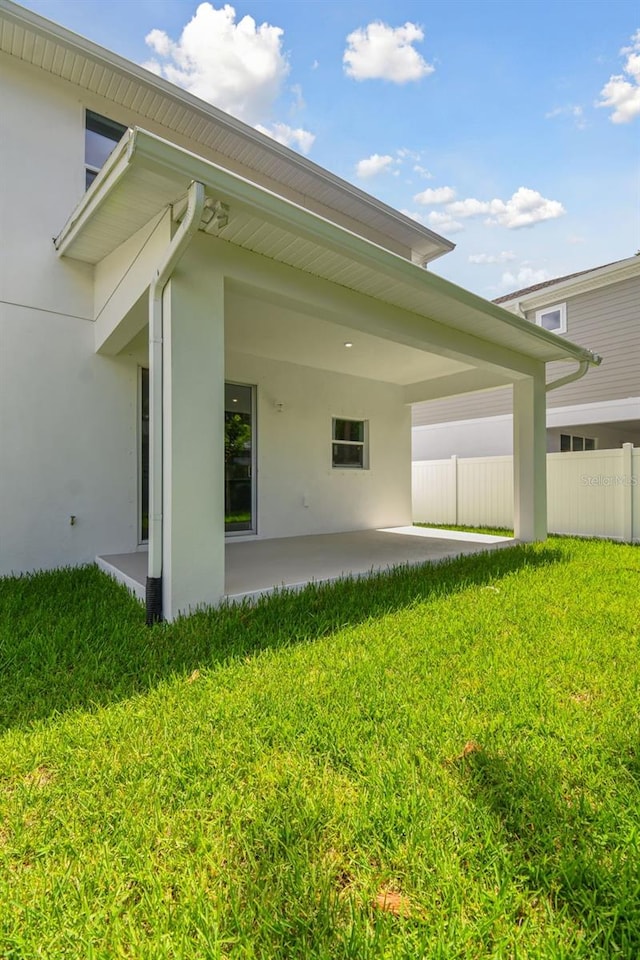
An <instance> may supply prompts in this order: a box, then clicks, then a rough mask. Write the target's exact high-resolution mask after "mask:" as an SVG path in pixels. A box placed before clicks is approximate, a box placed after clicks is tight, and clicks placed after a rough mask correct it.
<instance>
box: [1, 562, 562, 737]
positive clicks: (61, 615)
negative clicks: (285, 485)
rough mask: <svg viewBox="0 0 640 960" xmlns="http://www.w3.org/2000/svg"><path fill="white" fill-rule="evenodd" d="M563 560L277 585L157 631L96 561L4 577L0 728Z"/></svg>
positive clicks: (434, 567)
mask: <svg viewBox="0 0 640 960" xmlns="http://www.w3.org/2000/svg"><path fill="white" fill-rule="evenodd" d="M562 560H564V554H563V553H562V551H561V550H559V549H557V548H555V547H552V546H549V545H546V546H544V547H543V548H542V549H537V550H535V549H531V548H527V547H524V546H515V547H510V548H509V549H504V550H496V551H492V552H487V553H483V554H473V555H470V556H466V557H461V558H458V559H456V560H449V561H444V562H442V563H438V564H427V565H425V566H421V567H400V568H397V569H395V570H392V571H390V572H387V573H381V574H376V575H374V576H372V577H370V578H366V579H344V580H340V581H337V582H336V583H333V584H324V585H323V584H311V585H309V586H308V587H306V588H304V589H303V590H301V591H300V592H292V591H287V590H282V591H279V592H277V593H275V594H272V595H271V596H269V597H265V598H263V599H262V600H260V601H258V602H257V603H255V604H254V605H249V604H241V605H240V604H238V605H231V606H223V607H221V608H218V609H217V610H207V611H202V612H198V613H195V614H193V615H192V616H190V617H185V618H182V619H180V620H178V621H176V622H175V623H172V624H161V625H159V626H157V627H154V628H153V629H149V628H147V627H145V625H144V611H143V609H142V607H141V605H140V604H139V603H138V602H137V601H135V600H134V599H133V598H132V597H131V596H130V595H129V593H128V592H127V591H126V589H125V588H124V587H122V586H119V585H118V584H116V583H115V582H114V581H112V580H111V579H110V578H109V577H108V576H107V575H106V574H103V573H101V572H100V571H99V570H98V569H97V567H82V568H71V569H65V570H59V571H55V572H52V573H40V574H34V575H29V576H23V577H18V578H7V579H4V580H0V731H2V730H5V729H7V728H9V727H11V726H15V725H24V724H27V723H30V722H32V721H35V720H41V719H44V718H47V717H49V716H51V715H55V714H58V713H62V712H65V711H68V710H74V709H87V708H92V707H96V706H101V705H105V704H108V703H112V702H115V701H117V700H120V699H123V698H126V697H129V696H132V695H134V694H136V693H141V692H143V691H145V690H148V689H149V688H151V687H153V686H154V685H155V684H156V683H157V682H158V681H160V680H161V679H162V678H164V677H167V676H171V675H172V674H181V673H184V672H187V671H188V672H191V671H192V670H194V669H195V668H198V667H207V666H211V665H213V664H215V663H220V662H223V661H226V660H230V659H233V658H236V657H247V656H251V655H252V654H255V653H257V652H259V651H261V650H265V649H274V648H280V647H286V646H289V645H291V644H295V643H300V642H305V641H311V640H314V639H316V638H318V637H322V636H326V635H327V634H330V633H331V632H333V631H335V630H337V629H340V628H341V627H345V626H349V625H355V624H358V623H361V622H363V621H366V620H368V619H371V618H375V617H379V616H383V615H384V614H387V613H393V612H394V611H396V610H400V609H402V608H404V607H407V606H410V605H412V604H416V603H421V602H426V601H428V600H429V599H430V598H432V597H437V596H444V595H447V594H453V593H456V592H458V591H460V590H463V589H465V588H467V587H470V586H473V585H477V584H485V583H487V582H490V581H493V580H495V579H497V578H500V577H503V576H505V575H507V574H509V573H513V572H516V571H518V570H520V569H522V568H523V567H545V566H548V565H549V564H555V563H558V562H561V561H562Z"/></svg>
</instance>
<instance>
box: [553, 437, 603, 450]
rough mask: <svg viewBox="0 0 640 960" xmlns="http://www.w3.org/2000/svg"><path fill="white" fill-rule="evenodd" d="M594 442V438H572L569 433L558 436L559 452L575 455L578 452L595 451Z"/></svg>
mask: <svg viewBox="0 0 640 960" xmlns="http://www.w3.org/2000/svg"><path fill="white" fill-rule="evenodd" d="M595 449H596V440H595V438H594V437H574V436H573V434H571V433H561V434H560V452H561V453H575V452H576V451H579V450H595Z"/></svg>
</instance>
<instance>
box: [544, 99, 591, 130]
mask: <svg viewBox="0 0 640 960" xmlns="http://www.w3.org/2000/svg"><path fill="white" fill-rule="evenodd" d="M556 117H570V118H571V119H572V120H573V122H574V125H575V127H576V129H578V130H584V129H585V128H586V126H587V122H586V120H585V118H584V110H583V108H582V107H581V106H580V105H579V104H577V103H576V104H567V106H565V107H554V108H553V110H549V112H548V113H545V115H544V118H545V120H553V119H555V118H556Z"/></svg>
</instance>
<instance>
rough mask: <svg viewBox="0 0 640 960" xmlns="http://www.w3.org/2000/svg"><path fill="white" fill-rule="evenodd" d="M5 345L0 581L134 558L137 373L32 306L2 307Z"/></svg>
mask: <svg viewBox="0 0 640 960" xmlns="http://www.w3.org/2000/svg"><path fill="white" fill-rule="evenodd" d="M0 342H1V349H0V451H1V458H2V469H0V575H5V574H10V573H12V572H22V571H28V570H37V569H47V568H52V567H58V566H64V565H66V564H79V563H88V562H92V561H93V560H94V559H95V556H96V554H97V553H118V552H124V551H133V550H135V549H136V516H137V481H136V476H137V452H136V407H137V387H136V384H137V367H136V365H135V364H134V363H131V362H128V361H125V360H121V359H115V360H113V359H110V358H104V357H99V356H96V354H95V353H94V351H93V324H92V323H90V322H88V321H86V320H77V319H74V318H69V317H62V316H60V315H56V314H50V313H46V312H43V311H39V310H33V309H30V308H28V307H24V308H21V307H8V306H7V305H6V304H3V306H2V315H1V317H0ZM72 515H74V516H75V517H76V518H77V519H76V523H75V524H74V525H73V526H72V525H71V523H70V517H71V516H72Z"/></svg>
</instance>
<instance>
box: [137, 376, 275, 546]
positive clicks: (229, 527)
mask: <svg viewBox="0 0 640 960" xmlns="http://www.w3.org/2000/svg"><path fill="white" fill-rule="evenodd" d="M139 384H140V388H139V389H140V392H139V402H138V410H139V413H138V437H139V440H138V477H139V494H138V515H139V522H138V536H139V540H140V543H146V542H147V540H148V538H149V371H148V370H146V369H144V368H141V370H140V380H139ZM224 399H225V403H224V528H225V531H226V532H227V533H228V534H241V533H252V532H255V529H256V486H255V484H256V470H255V460H256V444H255V423H256V420H255V387H251V386H246V385H245V384H239V383H225V386H224Z"/></svg>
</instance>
